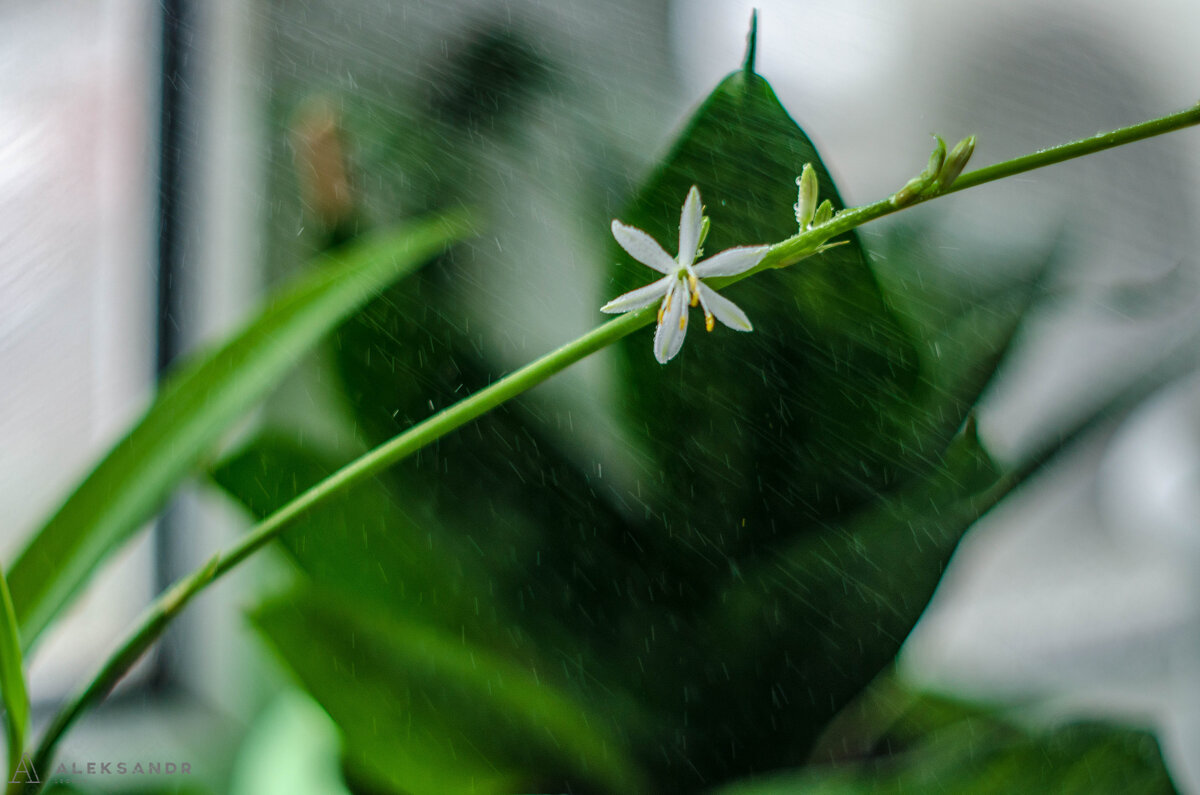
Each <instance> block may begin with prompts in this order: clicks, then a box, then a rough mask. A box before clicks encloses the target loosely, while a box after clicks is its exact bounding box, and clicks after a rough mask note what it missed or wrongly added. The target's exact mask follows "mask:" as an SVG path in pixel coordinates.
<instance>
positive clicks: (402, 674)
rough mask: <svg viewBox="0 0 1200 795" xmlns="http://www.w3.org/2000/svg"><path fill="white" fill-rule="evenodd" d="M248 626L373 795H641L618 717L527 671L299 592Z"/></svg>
mask: <svg viewBox="0 0 1200 795" xmlns="http://www.w3.org/2000/svg"><path fill="white" fill-rule="evenodd" d="M253 619H254V622H255V623H256V625H257V626H258V627H259V629H260V630H261V631H262V632H263V633H264V635H265V636H266V637H267V638H268V639H269V640H270V642H271V643H272V645H274V646H275V648H276V649H277V650H278V651H279V652H280V654H281V655H282V656H283V658H284V660H285V661H286V662H287V664H288V666H289V667H291V668H292V670H294V671H295V672H296V674H297V675H298V676H299V678H300V680H301V681H302V682H303V683H304V686H305V687H306V688H307V689H308V691H309V692H310V693H312V694H313V696H314V697H315V698H316V699H317V701H318V702H320V703H321V705H322V706H324V707H325V709H326V710H327V711H328V712H329V714H330V715H332V716H333V718H334V720H335V721H336V722H337V723H338V725H339V726H340V727H341V728H342V731H343V733H344V734H345V736H346V741H347V752H346V753H347V765H348V767H349V768H350V773H351V778H352V779H356V778H359V779H365V780H366V781H368V782H370V784H371V785H372V788H373V791H386V792H408V793H425V792H430V793H434V792H436V793H453V792H464V793H465V792H470V793H507V792H531V791H536V792H545V791H556V792H557V791H567V790H578V789H579V788H580V786H581V784H586V786H587V787H592V786H595V784H596V783H599V784H600V785H601V786H603V787H604V788H605V789H606V790H608V791H612V792H640V791H645V789H646V785H645V782H644V781H643V780H642V778H641V775H640V774H639V772H638V769H637V766H636V765H635V764H634V762H633V761H632V759H631V757H630V755H629V750H628V742H629V739H628V738H627V737H624V736H622V734H621V732H620V731H619V730H618V729H617V728H616V727H617V726H619V725H620V723H621V721H620V720H619V717H620V716H619V714H618V713H617V712H616V711H615V710H612V711H610V712H609V713H608V714H596V713H594V712H589V711H588V710H587V709H586V708H585V707H584V706H583V705H582V704H580V703H578V702H576V701H574V700H573V699H572V698H571V697H570V696H569V695H568V694H567V693H566V692H565V691H564V690H562V689H561V688H559V687H557V686H556V685H555V684H554V681H555V679H556V678H557V677H556V675H555V673H554V668H556V667H558V666H546V667H545V668H543V669H537V668H532V669H531V668H527V667H524V666H521V665H517V664H514V663H512V662H511V661H508V660H506V659H504V658H502V657H499V656H497V655H494V654H492V653H490V652H488V651H487V650H486V649H483V648H480V647H478V646H474V645H473V644H471V643H470V642H469V641H466V640H464V639H463V638H462V637H461V635H460V634H459V633H458V632H457V631H455V630H454V629H452V628H445V629H440V628H436V627H431V626H428V625H425V624H423V623H417V622H414V621H411V620H404V619H399V618H395V617H391V616H386V615H383V614H381V613H379V612H376V611H370V610H364V609H362V606H361V605H360V604H358V603H357V602H354V601H350V602H347V601H344V600H342V599H341V598H340V597H335V596H334V595H332V594H329V593H322V592H320V591H317V590H315V589H302V590H298V591H293V592H292V593H290V594H287V595H286V596H285V597H284V598H281V599H279V600H278V601H274V602H269V603H267V604H266V605H264V606H262V607H260V608H259V609H258V610H256V611H255V613H254V616H253Z"/></svg>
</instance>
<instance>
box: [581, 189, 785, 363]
mask: <svg viewBox="0 0 1200 795" xmlns="http://www.w3.org/2000/svg"><path fill="white" fill-rule="evenodd" d="M703 226H704V217H703V208H702V207H701V206H700V191H699V190H698V189H697V188H696V186H695V185H693V186H692V189H691V190H689V191H688V195H687V199H685V200H684V202H683V212H682V214H681V215H680V218H679V257H678V258H677V259H672V258H671V255H670V254H668V253H667V252H666V251H664V250H663V247H662V246H660V245H659V244H658V243H657V242H656V241H655V240H654V238H652V237H650V235H648V234H646V233H645V232H643V231H642V230H641V229H637V228H635V227H632V226H626V225H625V224H623V223H621V222H620V221H617V220H614V221H613V222H612V233H613V237H615V238H616V239H617V242H618V243H620V244H621V248H623V249H625V250H626V251H627V252H629V256H631V257H633V258H634V259H635V260H637V261H638V262H640V263H642V264H643V265H646V266H648V267H651V268H654V270H656V271H658V272H659V273H663V274H666V275H665V276H663V277H662V278H661V279H659V280H658V281H656V282H653V283H651V284H648V285H646V286H645V287H639V288H638V289H636V290H633V291H631V292H628V293H625V294H624V295H622V296H620V297H618V298H614V299H613V300H611V301H609V302H608V303H607V304H605V305H604V306H602V307H600V311H601V312H609V313H617V312H632V311H633V310H635V309H641V308H642V307H646V306H650V304H652V303H654V302H655V301H658V300H660V299H661V301H662V303H661V304H660V305H659V308H658V328H657V329H656V330H655V332H654V358H655V359H658V361H659V362H660V363H661V364H666V363H667V362H668V361H669V360H670V359H671V358H672V357H673V356H675V354H677V353H679V349H680V348H681V347H682V346H683V338H684V336H685V335H686V334H687V319H688V312H687V309H688V306H689V304H690V305H691V306H699V307H700V308H701V309H703V310H704V328H705V329H706V330H708V331H712V330H713V319H714V318H715V319H716V320H719V321H721V322H722V323H724V324H725V325H726V326H729V327H730V328H731V329H735V330H737V331H751V330H753V326H751V325H750V319H749V318H748V317H746V313H745V312H743V311H742V310H741V309H738V307H737V305H736V304H735V303H733V302H732V301H730V300H729V299H728V298H722V297H721V296H720V295H718V294H717V291H716V290H714V289H712V288H711V287H709V286H708V285H706V284H705V283H704V282H702V281H700V280H701V279H703V278H706V277H709V276H734V275H736V274H739V273H744V272H745V271H748V270H750V269H751V268H753V267H754V266H755V265H757V264H758V263H759V262H761V261H762V258H763V256H764V255H765V254H766V253H767V249H769V248H770V246H742V247H739V248H730V249H726V250H725V251H722V252H721V253H719V254H714V255H713V256H711V257H709V258H708V259H706V260H704V261H703V262H696V256H697V255H698V254H699V252H700V244H701V242H702V241H701V236H702V231H701V230H702V229H703Z"/></svg>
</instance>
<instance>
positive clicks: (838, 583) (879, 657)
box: [679, 426, 997, 778]
mask: <svg viewBox="0 0 1200 795" xmlns="http://www.w3.org/2000/svg"><path fill="white" fill-rule="evenodd" d="M996 478H997V473H996V471H995V469H994V466H993V464H992V462H991V460H990V458H989V457H988V456H987V453H986V452H985V451H984V450H983V448H982V447H981V446H980V445H979V442H978V439H977V438H976V437H975V434H974V429H973V427H971V426H969V427H968V429H967V431H966V432H965V433H963V434H960V436H959V437H958V438H956V439H955V441H954V443H953V444H952V445H951V446H950V448H948V449H947V450H946V451H945V453H944V455H943V456H942V461H941V464H940V466H939V469H938V471H937V473H936V475H934V476H933V477H930V478H928V479H926V480H924V481H920V482H917V483H914V484H912V485H910V486H909V487H906V488H905V489H902V490H900V491H899V492H897V493H896V494H894V495H893V496H891V497H890V498H889V499H887V500H884V501H881V502H880V503H878V504H876V505H874V506H872V507H870V508H868V509H864V510H862V511H859V512H857V513H853V514H850V515H848V516H846V517H844V518H842V519H841V520H839V521H837V522H831V523H830V524H828V525H827V526H825V527H823V528H822V529H821V530H820V531H819V532H813V533H807V534H804V535H802V536H799V537H797V538H795V539H794V540H793V541H792V542H791V543H790V544H787V545H784V546H781V548H780V549H779V550H777V551H775V552H772V553H769V554H765V555H763V556H761V557H760V558H758V559H756V560H753V561H749V562H743V563H741V564H739V567H738V568H737V570H736V571H735V572H734V573H733V576H731V577H730V578H728V579H727V580H725V582H726V585H725V587H724V588H723V590H722V591H721V593H720V594H719V595H718V596H717V597H716V599H715V600H714V604H713V606H712V608H711V609H710V610H709V612H708V613H707V614H706V615H704V616H702V617H700V618H698V619H697V620H696V622H695V627H694V629H693V633H694V634H695V638H696V639H695V644H696V649H695V652H694V658H693V659H692V660H691V664H690V666H683V668H684V669H685V670H687V671H688V674H687V675H686V676H680V677H679V680H680V684H681V685H682V686H683V687H684V689H685V692H687V693H689V694H690V702H689V704H688V712H689V715H690V716H691V717H690V720H691V721H693V722H694V723H695V724H696V725H697V726H699V727H709V728H708V731H709V732H710V733H711V734H710V736H707V737H705V736H700V737H693V738H690V739H689V743H692V744H696V745H702V746H704V747H706V748H708V751H709V752H708V753H707V754H706V755H705V757H704V759H703V764H704V765H706V766H707V767H706V768H704V769H703V770H704V772H705V774H706V775H710V776H713V777H721V778H723V777H727V776H728V775H729V774H730V773H731V772H733V771H735V770H738V769H742V770H746V769H770V768H773V767H779V766H780V765H786V764H789V763H790V764H797V763H799V762H800V761H802V760H803V759H804V758H805V756H806V755H807V753H808V750H809V749H810V748H811V747H812V745H813V743H814V742H815V741H816V739H817V737H818V736H819V735H820V733H821V732H822V731H823V730H824V728H825V727H826V725H827V724H828V723H829V721H830V720H831V719H832V718H833V717H834V716H835V715H836V714H837V713H838V712H839V710H841V709H842V707H843V706H845V705H846V704H847V703H849V702H850V701H851V700H852V699H853V698H854V697H855V696H856V695H857V694H858V693H859V692H860V691H861V690H862V689H863V688H864V687H865V686H866V685H867V684H868V683H869V682H870V681H871V680H872V679H873V678H874V677H875V676H876V675H877V674H878V673H879V672H880V671H881V670H882V669H883V668H884V667H885V666H886V665H887V664H888V663H889V662H890V661H891V660H892V659H893V657H894V656H895V654H896V652H897V651H898V650H899V648H900V645H901V643H902V642H903V640H904V638H905V637H906V636H907V635H908V633H909V631H910V630H911V628H912V626H913V625H914V624H915V623H916V620H917V618H918V617H919V615H920V613H921V611H922V610H923V609H924V608H925V605H926V603H927V602H928V601H929V598H930V596H931V595H932V594H933V590H934V588H935V587H936V585H937V583H938V580H939V579H940V578H941V575H942V571H943V569H944V567H945V564H946V561H947V559H948V558H949V556H950V554H951V552H952V551H953V549H954V547H955V546H956V545H957V543H958V541H959V539H960V537H961V536H962V534H963V532H964V531H965V530H966V528H967V527H969V526H970V525H971V524H972V523H973V522H974V521H975V519H976V518H977V517H978V516H979V515H980V513H981V512H982V511H983V510H985V509H986V508H987V507H989V505H990V504H991V500H992V499H993V498H992V496H991V492H988V491H986V489H987V488H988V487H989V486H991V485H992V484H993V483H994V482H995V481H996ZM696 731H697V733H699V732H700V729H697V730H696ZM722 732H726V733H727V734H728V736H727V737H725V739H724V742H720V740H719V738H720V736H721V733H722Z"/></svg>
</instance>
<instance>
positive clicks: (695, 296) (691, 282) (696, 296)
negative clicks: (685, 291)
mask: <svg viewBox="0 0 1200 795" xmlns="http://www.w3.org/2000/svg"><path fill="white" fill-rule="evenodd" d="M687 278H688V288H689V289H690V290H691V291H692V306H699V305H700V285H699V284H697V283H696V277H695V276H693V275H692V274H690V273H689V274H688V277H687Z"/></svg>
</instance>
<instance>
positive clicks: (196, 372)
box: [9, 213, 470, 648]
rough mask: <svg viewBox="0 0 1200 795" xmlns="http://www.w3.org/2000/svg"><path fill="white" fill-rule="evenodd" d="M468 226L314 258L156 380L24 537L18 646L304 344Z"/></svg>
mask: <svg viewBox="0 0 1200 795" xmlns="http://www.w3.org/2000/svg"><path fill="white" fill-rule="evenodd" d="M469 229H470V226H469V222H468V220H467V218H466V215H465V213H453V214H448V215H444V216H441V217H436V218H432V219H429V220H424V221H421V222H417V223H413V224H409V225H406V226H405V227H403V228H402V229H399V230H397V231H393V232H391V233H389V234H386V235H381V236H379V237H375V238H371V239H368V240H365V241H363V242H362V243H359V244H355V245H354V246H352V247H348V248H346V249H344V250H340V251H337V252H335V253H332V254H330V255H328V256H327V257H324V258H323V259H322V261H321V262H320V264H319V265H318V266H317V267H316V268H315V269H314V270H313V271H312V272H310V273H308V274H306V275H304V276H303V277H301V278H300V279H299V280H297V281H296V282H294V283H292V284H291V285H290V286H289V287H287V288H285V289H284V290H282V291H281V292H280V293H278V294H277V295H276V296H275V297H274V298H273V299H272V300H271V301H270V302H269V304H268V305H267V307H266V309H264V310H263V312H262V313H261V314H260V315H259V316H258V317H256V318H255V319H254V320H252V321H251V322H250V323H249V324H248V325H246V326H245V327H243V328H242V330H241V331H240V332H238V333H237V334H236V335H235V336H234V337H233V338H232V339H230V340H229V341H227V342H226V343H224V344H223V345H221V346H220V347H219V348H217V349H216V350H213V351H210V352H207V353H203V354H199V355H197V356H196V357H194V358H192V359H190V360H189V361H188V362H187V363H185V364H183V365H182V366H181V367H180V369H178V370H177V371H175V373H174V374H173V375H171V376H170V377H168V379H167V381H166V382H165V383H164V385H163V387H162V389H161V390H160V391H159V394H158V397H157V398H156V399H155V401H154V403H153V404H151V406H150V408H149V409H148V410H147V412H146V414H145V415H144V416H143V417H142V419H141V420H140V421H139V422H138V424H137V425H136V426H134V428H133V429H132V430H131V431H130V432H129V433H128V434H127V435H126V436H125V437H124V438H123V439H121V440H120V441H119V442H117V444H116V445H115V446H114V447H113V448H112V449H111V450H110V451H109V453H108V455H107V456H106V457H105V458H104V459H103V460H102V461H101V462H100V464H99V465H97V467H96V468H95V469H94V470H92V472H91V473H90V474H89V475H88V476H87V477H86V478H85V479H84V481H83V482H82V483H81V484H80V485H79V486H78V487H77V488H76V490H75V492H74V493H73V494H72V495H71V496H70V497H68V498H67V500H66V502H65V503H64V504H63V505H62V507H61V508H59V509H58V511H57V513H55V514H54V516H52V517H51V518H50V520H49V521H48V522H47V523H46V524H45V525H44V526H43V527H42V528H41V530H40V531H38V533H37V534H36V535H35V536H34V537H33V539H32V540H31V541H30V543H29V544H28V545H27V546H26V547H25V549H24V551H23V552H22V553H21V554H20V556H19V557H18V559H17V561H16V563H15V564H14V565H13V567H12V570H11V572H10V574H9V585H10V587H11V589H12V596H13V605H14V607H15V610H16V616H17V623H18V627H19V629H20V634H21V639H22V642H23V644H24V646H25V648H29V647H30V646H31V645H32V644H33V642H34V641H35V640H36V639H37V637H38V635H39V634H40V633H41V631H42V630H43V629H44V628H45V627H46V625H47V624H48V623H49V622H50V621H51V620H52V619H53V618H54V616H55V615H57V614H58V612H59V611H60V610H61V609H62V608H63V607H64V606H65V605H66V604H67V603H68V602H69V601H70V599H71V598H72V597H73V596H74V594H75V593H76V592H77V591H78V590H79V589H80V588H82V587H83V585H84V584H85V583H86V582H87V580H88V578H89V577H90V576H91V574H92V573H93V571H95V569H96V568H97V567H98V566H99V565H100V564H101V563H102V562H103V560H104V559H105V558H106V557H107V555H109V554H110V553H111V552H112V551H113V550H115V549H116V548H117V547H118V546H120V545H121V544H122V543H123V542H124V541H125V540H127V539H128V538H129V537H130V536H131V535H132V534H133V533H134V532H135V531H136V530H137V529H138V528H139V527H140V526H141V525H142V524H144V523H145V522H146V521H147V520H149V519H150V518H151V517H152V516H153V515H154V512H155V511H156V510H157V509H158V508H159V507H160V506H161V505H162V503H163V501H164V500H165V498H166V496H167V495H168V494H169V493H170V491H171V489H172V488H174V486H175V485H176V484H177V483H178V482H179V481H180V480H181V479H182V478H183V477H184V476H185V475H186V474H187V472H188V471H189V470H190V468H191V467H192V466H193V465H194V464H195V462H196V461H197V459H198V458H199V457H200V456H201V455H202V454H203V453H204V452H205V451H206V450H208V449H209V448H210V447H211V446H212V445H213V443H214V442H216V441H217V439H218V438H219V437H220V435H221V434H222V433H223V432H224V431H225V430H226V429H227V428H228V427H229V426H230V425H231V423H233V422H234V421H235V420H236V419H238V418H239V417H240V416H241V415H242V413H243V412H245V411H246V409H248V408H249V407H250V406H251V405H253V404H254V403H255V401H257V400H259V399H260V398H261V397H262V396H263V395H265V394H266V393H267V391H268V390H270V389H271V387H273V386H274V385H275V384H276V382H277V381H278V380H279V378H280V377H281V376H282V375H283V374H284V373H285V372H286V371H287V370H288V369H289V368H290V367H291V366H292V365H293V364H294V363H295V362H296V360H297V358H298V357H299V356H300V355H301V354H303V353H304V352H305V351H307V350H308V349H309V348H311V347H312V345H313V344H314V343H315V342H316V341H317V340H319V339H320V338H321V337H322V336H324V335H325V334H326V333H327V332H329V331H330V330H331V329H332V328H333V327H335V326H336V325H337V324H338V323H339V322H341V321H343V320H344V319H345V318H346V317H347V316H349V315H350V314H351V313H353V312H354V311H355V310H356V309H358V308H359V307H361V306H362V305H363V304H364V303H365V302H366V301H367V300H368V299H369V298H371V297H372V296H373V295H375V294H376V293H378V292H379V291H380V290H381V289H383V288H384V287H385V286H387V285H388V284H390V283H391V282H393V281H395V280H396V279H398V278H400V277H401V276H403V275H404V274H406V273H409V272H411V271H413V270H414V269H415V268H416V267H417V266H419V265H420V264H422V263H423V262H425V261H426V260H428V259H429V258H430V257H432V256H434V255H435V254H437V253H438V252H440V251H442V250H443V248H444V247H445V246H446V245H447V244H449V243H450V242H452V241H454V240H456V239H458V238H461V237H463V236H464V235H466V234H467V233H468V232H469Z"/></svg>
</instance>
